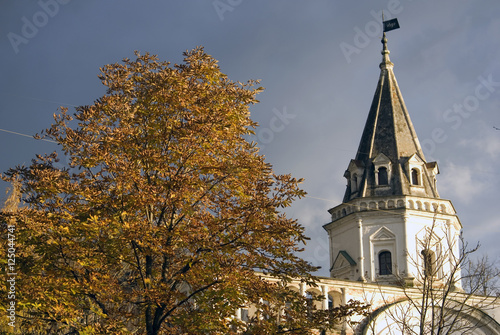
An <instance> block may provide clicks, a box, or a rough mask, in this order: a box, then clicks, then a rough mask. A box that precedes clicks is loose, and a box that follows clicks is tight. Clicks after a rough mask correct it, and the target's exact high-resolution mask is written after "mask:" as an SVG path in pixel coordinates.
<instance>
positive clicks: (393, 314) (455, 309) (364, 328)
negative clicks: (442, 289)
mask: <svg viewBox="0 0 500 335" xmlns="http://www.w3.org/2000/svg"><path fill="white" fill-rule="evenodd" d="M414 303H417V306H416V305H415V304H414ZM418 304H420V303H419V302H418V301H410V300H406V299H405V300H399V301H396V302H394V303H391V304H388V305H384V306H382V307H380V308H378V309H376V310H375V311H374V312H373V313H371V315H370V316H368V317H367V318H366V319H365V320H364V322H361V324H360V329H359V333H360V334H363V335H385V334H392V333H394V332H396V333H399V332H398V330H399V331H400V330H401V329H404V328H412V330H413V331H412V333H413V332H416V333H417V334H418V333H419V330H420V325H419V322H418V320H420V315H419V312H418V310H419V309H418ZM444 309H445V312H444V313H445V315H450V317H452V318H454V317H455V316H457V315H458V317H457V320H460V321H461V322H462V323H465V324H468V325H469V327H468V329H469V331H470V332H467V334H472V335H486V334H488V335H500V324H499V323H498V322H497V321H495V320H494V319H493V318H492V317H491V316H489V315H487V314H486V313H485V312H483V311H481V310H480V309H478V308H476V307H473V306H469V305H467V304H465V303H459V302H457V301H453V300H451V299H450V300H449V302H448V303H447V306H446V307H445V308H444ZM420 310H421V309H420ZM429 313H431V311H429ZM408 320H409V322H408ZM465 324H463V325H457V326H458V327H467V326H466V325H465ZM424 326H425V325H424ZM451 327H453V326H451ZM448 331H449V333H451V334H461V333H462V332H461V331H460V329H456V330H455V331H453V328H451V329H448Z"/></svg>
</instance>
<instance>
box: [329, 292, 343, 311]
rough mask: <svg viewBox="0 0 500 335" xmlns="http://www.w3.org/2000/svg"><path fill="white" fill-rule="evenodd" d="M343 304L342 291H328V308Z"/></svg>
mask: <svg viewBox="0 0 500 335" xmlns="http://www.w3.org/2000/svg"><path fill="white" fill-rule="evenodd" d="M342 304H343V301H342V293H341V292H339V291H335V290H333V291H329V292H328V309H332V308H335V307H339V306H340V305H342Z"/></svg>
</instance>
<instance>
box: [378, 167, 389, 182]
mask: <svg viewBox="0 0 500 335" xmlns="http://www.w3.org/2000/svg"><path fill="white" fill-rule="evenodd" d="M378 184H379V185H388V184H389V179H388V178H387V168H386V167H380V168H379V169H378Z"/></svg>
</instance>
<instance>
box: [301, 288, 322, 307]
mask: <svg viewBox="0 0 500 335" xmlns="http://www.w3.org/2000/svg"><path fill="white" fill-rule="evenodd" d="M305 295H306V298H307V300H308V304H312V305H313V306H314V307H315V308H316V309H322V308H323V302H322V301H320V300H312V297H313V296H322V293H321V291H320V290H319V289H318V288H316V287H311V288H308V289H307V290H306V292H305Z"/></svg>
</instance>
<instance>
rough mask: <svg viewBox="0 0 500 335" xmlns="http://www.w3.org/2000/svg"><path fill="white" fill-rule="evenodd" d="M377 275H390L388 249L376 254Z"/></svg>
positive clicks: (390, 259) (390, 266)
mask: <svg viewBox="0 0 500 335" xmlns="http://www.w3.org/2000/svg"><path fill="white" fill-rule="evenodd" d="M378 265H379V275H381V276H387V275H392V255H391V252H390V251H387V250H386V251H382V252H381V253H380V254H378Z"/></svg>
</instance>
